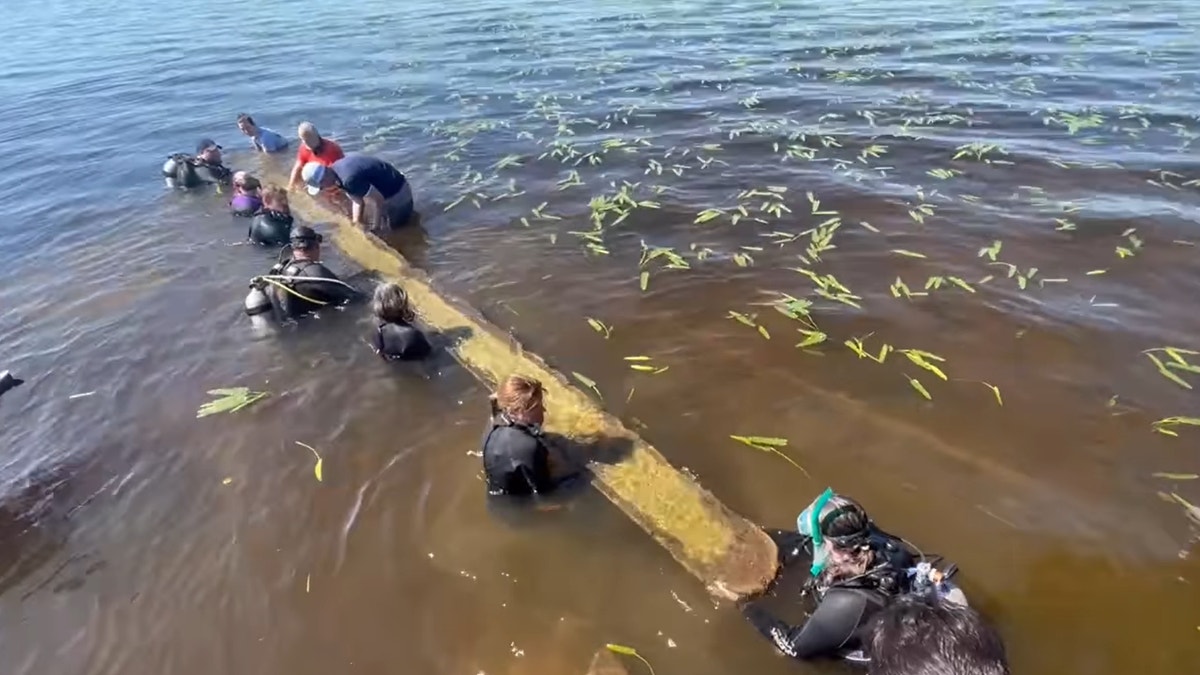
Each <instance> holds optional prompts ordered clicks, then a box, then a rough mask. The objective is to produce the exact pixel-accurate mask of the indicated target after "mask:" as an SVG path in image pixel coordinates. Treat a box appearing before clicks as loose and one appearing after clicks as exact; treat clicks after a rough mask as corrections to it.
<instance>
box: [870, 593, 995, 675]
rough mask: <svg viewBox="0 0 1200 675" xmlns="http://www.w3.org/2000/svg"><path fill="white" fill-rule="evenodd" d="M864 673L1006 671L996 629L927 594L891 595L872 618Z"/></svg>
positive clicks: (974, 674)
mask: <svg viewBox="0 0 1200 675" xmlns="http://www.w3.org/2000/svg"><path fill="white" fill-rule="evenodd" d="M866 646H867V651H868V654H869V655H870V656H871V671H870V675H1008V672H1009V670H1008V656H1007V654H1006V653H1005V649H1004V641H1003V640H1002V639H1001V638H1000V634H999V633H997V632H996V629H994V628H992V627H991V626H989V625H988V624H987V622H985V621H984V620H983V617H982V616H980V615H979V613H978V612H976V611H975V610H973V609H971V608H969V607H962V606H960V605H955V604H953V603H948V602H942V601H939V600H937V599H936V598H932V597H929V596H918V595H906V596H901V597H899V598H896V599H895V600H893V601H892V602H891V603H889V604H888V606H887V607H886V608H884V609H883V610H881V611H880V612H879V614H877V615H876V616H875V618H874V620H873V623H872V625H871V632H870V635H869V637H868V640H867V645H866Z"/></svg>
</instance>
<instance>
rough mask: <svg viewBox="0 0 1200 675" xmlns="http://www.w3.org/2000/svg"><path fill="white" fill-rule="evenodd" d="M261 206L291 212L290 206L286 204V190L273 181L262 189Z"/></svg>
mask: <svg viewBox="0 0 1200 675" xmlns="http://www.w3.org/2000/svg"><path fill="white" fill-rule="evenodd" d="M262 201H263V206H265V207H267V208H269V209H271V210H272V211H280V212H282V213H291V207H289V206H288V195H287V190H285V189H283V188H282V187H281V186H279V185H276V184H275V183H270V184H268V185H267V187H265V188H263V191H262Z"/></svg>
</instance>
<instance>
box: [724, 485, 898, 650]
mask: <svg viewBox="0 0 1200 675" xmlns="http://www.w3.org/2000/svg"><path fill="white" fill-rule="evenodd" d="M798 525H799V531H797V532H789V531H783V530H776V531H768V534H769V535H771V538H772V539H774V540H775V543H776V545H777V546H778V547H779V561H780V567H781V572H780V577H779V578H777V580H776V581H777V585H778V581H779V580H780V579H783V578H785V577H789V576H791V575H790V574H789V572H793V571H794V573H796V574H800V575H803V579H804V581H803V586H804V590H803V591H802V592H801V595H806V596H810V597H811V598H812V599H813V600H814V601H815V602H816V607H815V609H813V610H812V613H811V614H810V615H809V617H808V619H807V620H806V621H804V622H803V623H802V624H800V625H794V624H793V623H790V622H788V621H784V620H782V619H780V618H778V617H777V616H775V615H774V614H772V613H771V612H770V611H768V610H767V609H765V608H764V606H763V604H764V598H758V599H754V600H750V601H747V602H744V603H742V613H743V614H744V615H745V617H746V618H747V619H748V620H749V621H750V623H751V624H752V625H753V626H754V627H755V628H756V629H757V630H758V632H760V633H762V634H763V635H764V636H765V637H766V638H767V639H769V640H771V642H772V643H774V645H775V646H776V647H777V648H778V649H779V650H780V651H781V652H783V653H784V654H787V655H788V656H791V657H793V658H797V659H812V658H817V657H822V656H829V657H837V656H842V657H844V658H849V659H850V660H865V657H862V656H861V654H853V652H855V651H856V650H859V649H861V648H862V646H863V644H864V640H865V638H866V635H867V631H868V629H869V625H870V621H871V619H872V617H874V616H875V615H876V614H877V613H878V612H879V611H880V610H882V609H883V608H885V607H887V606H888V604H889V603H890V602H891V601H892V600H893V599H894V598H896V597H898V596H899V595H901V594H904V593H906V592H908V591H909V588H910V584H909V580H908V579H909V570H910V569H913V568H914V558H913V554H912V552H911V551H909V549H908V548H907V547H906V546H905V544H904V542H902V541H901V540H900V539H898V538H896V537H893V536H891V535H889V534H887V533H885V532H883V531H881V530H879V529H878V528H876V527H875V525H874V523H873V522H872V521H871V519H870V518H869V517H868V516H867V513H866V511H865V510H863V508H862V506H860V505H859V504H858V503H856V502H855V501H853V500H851V499H848V498H846V497H842V496H839V495H835V494H833V492H832V491H831V490H826V492H825V493H824V494H822V495H821V496H820V497H818V499H817V500H816V501H815V502H813V504H812V505H810V506H809V508H808V509H805V511H804V513H802V514H801V516H800V518H799V519H798Z"/></svg>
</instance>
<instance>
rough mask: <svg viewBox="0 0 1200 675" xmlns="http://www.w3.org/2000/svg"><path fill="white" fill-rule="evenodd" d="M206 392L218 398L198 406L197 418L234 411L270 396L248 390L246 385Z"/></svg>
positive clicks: (265, 393)
mask: <svg viewBox="0 0 1200 675" xmlns="http://www.w3.org/2000/svg"><path fill="white" fill-rule="evenodd" d="M208 394H209V395H210V396H216V397H218V398H216V399H215V400H212V401H209V402H207V403H205V404H204V405H202V406H200V409H199V410H197V411H196V418H197V419H199V418H201V417H208V416H209V415H217V414H220V413H235V412H237V411H239V410H241V409H243V408H246V407H248V406H251V405H253V404H255V403H257V402H258V401H261V400H262V399H264V398H266V397H267V396H270V394H269V393H267V392H257V391H250V390H249V389H248V388H246V387H233V388H227V389H211V390H209V391H208Z"/></svg>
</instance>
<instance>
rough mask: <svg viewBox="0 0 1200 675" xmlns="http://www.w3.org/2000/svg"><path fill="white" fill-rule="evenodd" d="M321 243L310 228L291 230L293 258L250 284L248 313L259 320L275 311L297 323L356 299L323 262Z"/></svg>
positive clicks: (302, 226) (247, 304) (282, 262)
mask: <svg viewBox="0 0 1200 675" xmlns="http://www.w3.org/2000/svg"><path fill="white" fill-rule="evenodd" d="M322 240H323V239H322V237H321V235H319V234H317V233H316V232H314V231H313V230H312V228H310V227H306V226H304V225H297V226H296V227H294V228H292V234H291V238H290V243H291V247H290V248H291V253H292V257H291V258H290V259H287V260H283V261H281V262H279V263H278V264H276V265H275V266H274V267H272V268H271V273H270V274H267V275H264V276H261V277H255V278H254V279H253V280H252V281H251V282H250V283H251V288H252V289H253V290H251V292H250V295H248V296H247V297H246V313H247V314H249V315H250V316H256V315H258V314H262V313H264V312H266V311H269V310H270V309H271V308H272V307H274V308H275V309H276V310H277V311H278V312H279V316H280V317H281V318H283V319H294V318H297V317H299V316H301V315H304V314H307V313H309V312H314V311H316V310H318V309H320V308H322V307H327V306H336V305H341V304H344V303H346V302H348V301H349V300H350V299H351V298H352V297H354V294H355V290H354V289H353V288H352V287H351V286H350V285H349V284H347V283H345V282H344V281H342V280H341V279H338V277H337V275H336V274H334V273H333V271H332V270H330V269H329V268H328V267H326V266H325V265H324V264H323V263H322V262H321V241H322ZM287 250H288V248H287V247H285V248H284V252H286V251H287ZM280 255H283V253H281V254H280Z"/></svg>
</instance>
